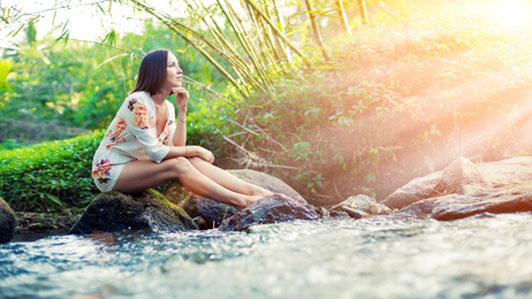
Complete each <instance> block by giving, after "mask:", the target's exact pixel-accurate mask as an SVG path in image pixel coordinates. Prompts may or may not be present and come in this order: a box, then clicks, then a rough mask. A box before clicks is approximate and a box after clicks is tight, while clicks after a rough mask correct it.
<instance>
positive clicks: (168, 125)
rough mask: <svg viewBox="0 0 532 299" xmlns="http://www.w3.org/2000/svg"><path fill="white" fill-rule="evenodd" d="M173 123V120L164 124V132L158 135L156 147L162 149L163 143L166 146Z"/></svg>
mask: <svg viewBox="0 0 532 299" xmlns="http://www.w3.org/2000/svg"><path fill="white" fill-rule="evenodd" d="M173 123H174V121H173V120H169V121H168V123H166V126H165V127H164V130H163V131H162V132H161V134H160V135H159V138H158V141H159V144H158V145H157V147H162V146H163V142H164V143H166V144H168V132H169V131H170V128H171V126H172V124H173Z"/></svg>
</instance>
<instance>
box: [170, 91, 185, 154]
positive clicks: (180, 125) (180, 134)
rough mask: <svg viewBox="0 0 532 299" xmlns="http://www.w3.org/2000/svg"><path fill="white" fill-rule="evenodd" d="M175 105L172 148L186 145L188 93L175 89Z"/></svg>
mask: <svg viewBox="0 0 532 299" xmlns="http://www.w3.org/2000/svg"><path fill="white" fill-rule="evenodd" d="M175 93H176V94H177V96H176V104H177V109H178V110H177V119H176V129H175V133H174V136H173V139H172V143H173V144H174V146H184V145H185V144H186V143H187V104H188V92H187V91H186V90H185V89H184V88H182V87H178V88H176V89H175Z"/></svg>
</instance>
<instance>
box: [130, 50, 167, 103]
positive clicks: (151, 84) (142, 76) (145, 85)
mask: <svg viewBox="0 0 532 299" xmlns="http://www.w3.org/2000/svg"><path fill="white" fill-rule="evenodd" d="M167 63H168V50H155V51H152V52H150V53H148V54H146V56H144V58H142V62H141V63H140V67H139V73H138V76H137V84H136V85H135V88H134V89H133V91H131V92H130V94H131V93H134V92H136V91H147V92H149V93H150V95H154V94H156V93H158V92H159V91H161V88H162V87H163V84H164V82H165V80H166V64H167Z"/></svg>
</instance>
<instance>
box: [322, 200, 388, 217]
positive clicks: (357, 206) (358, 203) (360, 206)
mask: <svg viewBox="0 0 532 299" xmlns="http://www.w3.org/2000/svg"><path fill="white" fill-rule="evenodd" d="M329 211H336V212H345V213H347V214H348V215H349V216H350V217H351V218H355V219H358V218H362V217H367V216H370V215H382V214H389V213H391V212H392V210H391V209H390V208H388V207H387V206H385V205H383V204H381V203H378V202H377V201H375V199H373V198H371V197H369V196H367V195H365V194H358V195H355V196H350V197H348V198H347V199H346V200H344V201H342V202H341V203H339V204H337V205H334V206H332V207H331V208H330V209H329Z"/></svg>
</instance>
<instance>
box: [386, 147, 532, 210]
mask: <svg viewBox="0 0 532 299" xmlns="http://www.w3.org/2000/svg"><path fill="white" fill-rule="evenodd" d="M531 180H532V157H517V158H512V159H507V160H502V161H497V162H487V163H478V164H474V163H473V162H471V161H469V160H468V159H466V158H459V159H457V160H456V161H454V162H452V163H451V164H450V165H449V166H448V167H446V168H445V169H444V170H443V171H439V172H435V173H432V174H430V175H428V176H425V177H422V178H417V179H414V180H412V181H411V182H409V183H408V184H406V185H405V186H403V187H401V188H399V189H397V190H396V191H395V192H393V193H392V194H390V196H388V197H387V198H385V199H384V201H383V203H384V204H386V205H387V206H389V207H392V208H401V210H400V213H401V214H415V215H430V216H432V217H434V218H436V219H439V220H452V219H458V218H463V217H467V216H471V215H475V214H479V213H484V212H490V213H509V212H521V211H532V203H531V202H530V198H531V196H530V194H532V192H531V191H532V189H531V188H529V187H528V185H529V182H530V181H531Z"/></svg>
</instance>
